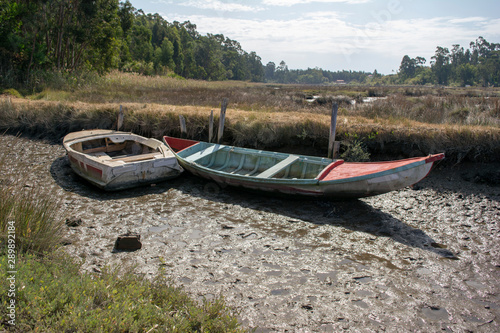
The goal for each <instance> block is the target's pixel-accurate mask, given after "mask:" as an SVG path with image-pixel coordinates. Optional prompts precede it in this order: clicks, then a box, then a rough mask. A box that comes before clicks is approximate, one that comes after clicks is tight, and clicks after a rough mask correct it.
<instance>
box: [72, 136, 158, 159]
mask: <svg viewBox="0 0 500 333" xmlns="http://www.w3.org/2000/svg"><path fill="white" fill-rule="evenodd" d="M152 143H155V142H152ZM158 146H159V144H155V145H146V144H143V143H140V142H138V141H135V140H114V141H113V140H112V139H110V138H108V137H103V138H96V139H91V140H86V141H80V142H75V143H73V144H71V148H72V149H74V150H75V151H77V152H81V153H84V154H87V155H90V156H94V157H97V158H98V159H100V160H102V161H123V162H136V161H141V160H147V159H153V158H154V157H155V156H161V155H162V153H161V152H160V150H159V149H158Z"/></svg>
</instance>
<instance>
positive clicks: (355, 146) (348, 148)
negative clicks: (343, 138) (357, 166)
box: [340, 140, 370, 162]
mask: <svg viewBox="0 0 500 333" xmlns="http://www.w3.org/2000/svg"><path fill="white" fill-rule="evenodd" d="M343 145H344V147H345V148H344V152H343V153H342V154H341V155H340V158H341V159H343V160H345V161H347V162H367V161H369V160H370V153H368V151H367V148H366V147H365V146H364V145H363V143H362V142H361V141H359V140H354V141H353V142H346V143H343Z"/></svg>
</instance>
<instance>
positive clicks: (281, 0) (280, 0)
mask: <svg viewBox="0 0 500 333" xmlns="http://www.w3.org/2000/svg"><path fill="white" fill-rule="evenodd" d="M371 1H372V0H262V4H264V5H268V6H286V7H291V6H294V5H299V4H309V3H313V2H316V3H339V2H342V3H347V4H360V3H367V2H371Z"/></svg>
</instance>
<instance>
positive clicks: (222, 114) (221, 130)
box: [217, 98, 227, 143]
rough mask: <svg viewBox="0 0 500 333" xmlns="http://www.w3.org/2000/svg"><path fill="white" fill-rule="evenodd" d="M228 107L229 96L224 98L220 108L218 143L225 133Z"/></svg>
mask: <svg viewBox="0 0 500 333" xmlns="http://www.w3.org/2000/svg"><path fill="white" fill-rule="evenodd" d="M226 108H227V98H224V99H223V100H222V106H221V108H220V118H219V132H218V133H217V143H220V141H221V140H222V134H224V122H225V121H226Z"/></svg>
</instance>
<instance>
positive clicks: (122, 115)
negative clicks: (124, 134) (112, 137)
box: [116, 105, 125, 131]
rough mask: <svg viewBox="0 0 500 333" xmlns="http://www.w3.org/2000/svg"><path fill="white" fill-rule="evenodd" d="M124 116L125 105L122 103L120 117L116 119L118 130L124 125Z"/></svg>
mask: <svg viewBox="0 0 500 333" xmlns="http://www.w3.org/2000/svg"><path fill="white" fill-rule="evenodd" d="M123 118H125V115H124V114H123V107H122V106H121V105H120V112H118V118H117V119H116V130H117V131H119V130H120V128H121V127H122V126H123Z"/></svg>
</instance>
